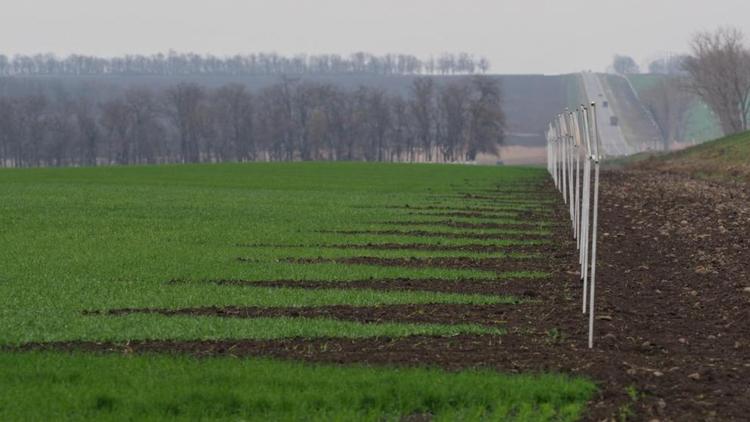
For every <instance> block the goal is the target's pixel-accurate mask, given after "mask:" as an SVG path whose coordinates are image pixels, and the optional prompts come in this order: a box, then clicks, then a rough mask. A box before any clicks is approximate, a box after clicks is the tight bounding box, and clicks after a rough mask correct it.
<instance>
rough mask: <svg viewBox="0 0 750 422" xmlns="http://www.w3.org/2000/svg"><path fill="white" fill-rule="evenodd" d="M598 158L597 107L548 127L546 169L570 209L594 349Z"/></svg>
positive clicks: (562, 117) (565, 116) (583, 108)
mask: <svg viewBox="0 0 750 422" xmlns="http://www.w3.org/2000/svg"><path fill="white" fill-rule="evenodd" d="M600 154H601V139H600V136H599V130H598V127H597V121H596V104H594V103H591V105H590V106H585V105H582V106H580V107H578V108H577V109H576V110H575V111H567V110H566V111H565V112H564V113H562V114H559V115H557V117H556V118H555V119H554V120H553V121H552V122H551V123H550V126H549V130H548V132H547V168H548V170H549V172H550V174H551V175H552V178H553V179H554V181H555V186H557V188H558V189H559V190H560V193H562V197H563V200H564V201H565V204H566V205H568V206H569V208H570V221H571V225H572V227H573V238H574V239H575V240H576V247H577V249H578V253H579V263H580V265H581V282H582V284H583V313H584V314H585V313H586V312H588V314H589V348H592V347H594V297H595V288H596V229H597V217H598V203H599V161H600V160H601V155H600ZM592 167H593V169H594V175H593V188H592V175H591V169H592ZM592 193H593V201H592V197H591V195H592ZM592 211H593V215H592Z"/></svg>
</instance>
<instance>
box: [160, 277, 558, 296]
mask: <svg viewBox="0 0 750 422" xmlns="http://www.w3.org/2000/svg"><path fill="white" fill-rule="evenodd" d="M177 282H178V281H171V283H177ZM212 282H214V283H217V284H220V285H231V286H249V287H275V288H285V287H291V288H301V289H353V290H355V289H356V290H388V291H426V292H437V293H460V294H483V295H496V296H503V295H507V296H514V297H519V298H523V299H544V298H547V297H549V296H550V294H549V289H548V288H547V287H548V283H547V282H546V280H539V279H534V278H528V279H514V280H485V279H458V280H444V279H431V278H428V279H412V278H389V279H365V280H353V281H323V280H312V281H311V280H267V281H248V280H214V281H212Z"/></svg>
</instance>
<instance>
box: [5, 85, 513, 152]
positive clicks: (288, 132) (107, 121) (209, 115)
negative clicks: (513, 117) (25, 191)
mask: <svg viewBox="0 0 750 422" xmlns="http://www.w3.org/2000/svg"><path fill="white" fill-rule="evenodd" d="M504 127H505V116H504V114H503V110H502V95H501V89H500V85H499V81H498V79H497V78H493V77H490V76H484V75H475V76H471V77H469V76H464V77H458V78H455V79H452V80H449V81H447V82H445V83H437V82H436V81H435V79H433V78H431V77H426V76H421V77H416V78H415V79H414V80H413V83H412V84H411V86H410V89H409V93H408V95H397V94H390V93H388V92H386V91H384V90H382V89H378V88H371V87H364V86H363V87H360V88H358V89H354V90H347V89H343V88H341V87H338V86H335V85H332V84H327V83H318V82H311V81H300V80H294V79H290V78H287V77H283V78H281V79H280V81H279V82H278V83H276V84H273V85H271V86H268V87H266V88H264V89H261V90H258V91H255V92H251V91H250V90H249V89H247V88H246V87H245V86H244V85H241V84H228V85H224V86H221V87H219V88H215V89H211V88H206V87H204V86H201V85H198V84H195V83H180V84H177V85H173V86H170V87H168V88H165V89H161V90H155V89H152V88H147V87H130V88H127V89H125V90H124V91H123V92H122V93H121V94H118V95H115V96H114V97H113V98H109V99H106V100H102V101H95V100H93V99H91V98H90V97H86V96H83V95H82V96H79V97H76V98H71V97H69V96H54V95H50V94H39V93H37V94H25V95H17V96H7V95H6V96H2V97H0V164H1V165H2V166H4V167H30V166H79V165H80V166H83V165H86V166H94V165H108V164H152V163H199V162H223V161H286V160H367V161H409V162H413V161H440V162H450V161H463V160H474V159H475V157H476V155H477V154H479V153H496V152H497V147H498V145H499V144H501V143H502V141H503V139H504V133H505V132H504Z"/></svg>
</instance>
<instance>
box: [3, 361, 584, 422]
mask: <svg viewBox="0 0 750 422" xmlns="http://www.w3.org/2000/svg"><path fill="white" fill-rule="evenodd" d="M0 389H1V390H2V391H3V394H2V395H0V419H2V420H76V421H80V420H96V421H108V420H142V421H147V420H164V419H170V420H253V421H256V420H257V421H268V420H275V421H291V420H309V421H331V420H361V421H397V420H400V419H402V418H403V417H406V416H411V415H430V416H431V417H433V418H434V420H437V421H449V420H450V421H453V420H467V421H468V420H517V421H529V420H534V421H575V420H577V419H578V418H579V417H580V416H581V413H582V411H583V409H584V406H585V403H586V401H587V400H588V399H589V398H590V397H591V396H592V394H593V393H594V391H595V387H594V385H593V384H592V383H591V382H588V381H585V380H582V379H577V378H569V377H566V376H561V375H502V374H498V373H494V372H489V371H465V372H458V373H449V372H442V371H438V370H432V369H418V368H417V369H396V368H381V367H379V368H368V367H363V366H353V367H342V366H333V365H309V364H301V363H291V362H276V361H271V360H263V359H228V358H204V359H194V358H188V357H162V356H129V357H123V356H92V355H82V354H72V355H70V354H53V353H26V354H19V353H0Z"/></svg>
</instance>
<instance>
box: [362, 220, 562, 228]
mask: <svg viewBox="0 0 750 422" xmlns="http://www.w3.org/2000/svg"><path fill="white" fill-rule="evenodd" d="M374 224H382V225H393V226H428V227H452V228H457V229H512V230H526V229H539V228H544V227H545V226H543V225H539V224H534V223H465V222H462V221H453V220H436V221H383V222H377V223H374ZM546 227H549V226H546Z"/></svg>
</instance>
